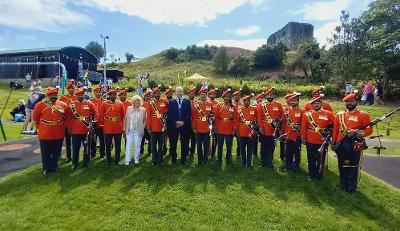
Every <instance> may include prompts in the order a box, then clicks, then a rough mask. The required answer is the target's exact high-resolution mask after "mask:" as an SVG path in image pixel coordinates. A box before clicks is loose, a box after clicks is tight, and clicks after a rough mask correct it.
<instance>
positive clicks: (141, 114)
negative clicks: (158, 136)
mask: <svg viewBox="0 0 400 231" xmlns="http://www.w3.org/2000/svg"><path fill="white" fill-rule="evenodd" d="M141 105H142V99H141V98H140V96H138V95H135V96H134V97H133V98H132V106H129V107H128V109H127V110H126V115H125V120H124V131H125V134H126V147H125V165H129V163H130V162H131V160H132V156H131V152H132V150H131V149H132V143H133V146H134V160H135V164H139V158H140V156H139V155H140V144H141V142H142V137H143V134H144V127H145V125H146V109H145V108H144V107H142V106H141Z"/></svg>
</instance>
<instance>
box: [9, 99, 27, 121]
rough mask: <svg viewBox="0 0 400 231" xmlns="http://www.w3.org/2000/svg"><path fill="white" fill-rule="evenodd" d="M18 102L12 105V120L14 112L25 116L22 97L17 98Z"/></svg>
mask: <svg viewBox="0 0 400 231" xmlns="http://www.w3.org/2000/svg"><path fill="white" fill-rule="evenodd" d="M18 101H19V104H18V105H17V106H16V107H14V108H13V109H12V110H11V112H10V114H11V116H12V117H13V120H15V114H22V115H24V116H25V101H24V100H23V99H20V100H18Z"/></svg>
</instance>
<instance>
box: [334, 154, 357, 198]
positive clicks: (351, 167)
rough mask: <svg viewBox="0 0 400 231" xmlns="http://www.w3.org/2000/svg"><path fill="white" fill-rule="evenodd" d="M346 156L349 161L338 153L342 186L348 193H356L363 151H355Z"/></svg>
mask: <svg viewBox="0 0 400 231" xmlns="http://www.w3.org/2000/svg"><path fill="white" fill-rule="evenodd" d="M346 156H347V157H346V158H348V159H347V161H346V159H345V158H344V157H343V155H341V154H340V153H337V157H338V167H339V175H340V178H339V179H340V186H341V187H342V188H343V189H345V190H346V191H348V192H354V191H355V190H356V189H357V184H358V175H359V174H360V173H359V165H360V159H361V151H359V150H353V151H352V153H351V154H349V155H346Z"/></svg>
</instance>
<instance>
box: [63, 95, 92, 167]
mask: <svg viewBox="0 0 400 231" xmlns="http://www.w3.org/2000/svg"><path fill="white" fill-rule="evenodd" d="M74 94H75V97H76V100H73V101H71V103H70V104H69V107H67V111H66V115H67V121H68V124H69V125H70V128H69V130H68V132H69V133H70V134H71V137H72V166H71V169H72V170H74V169H76V168H77V167H78V164H79V150H80V148H81V145H82V144H83V147H84V149H83V166H84V167H88V166H89V163H90V154H91V153H88V151H89V148H88V147H87V144H85V140H86V138H87V134H88V131H89V123H90V120H94V118H98V116H97V110H96V108H95V106H94V105H93V103H92V102H90V101H89V100H84V99H83V97H84V94H85V90H84V89H83V88H77V89H76V90H75V93H74ZM90 145H91V144H90Z"/></svg>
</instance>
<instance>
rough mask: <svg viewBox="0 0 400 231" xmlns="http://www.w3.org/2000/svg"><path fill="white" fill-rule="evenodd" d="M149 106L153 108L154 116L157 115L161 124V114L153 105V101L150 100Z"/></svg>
mask: <svg viewBox="0 0 400 231" xmlns="http://www.w3.org/2000/svg"><path fill="white" fill-rule="evenodd" d="M150 106H151V107H152V108H153V110H154V112H155V113H156V116H155V117H157V118H158V119H159V120H160V122H161V123H162V124H164V121H163V119H162V115H161V113H160V111H159V110H158V108H157V106H156V105H155V103H154V101H150ZM152 116H153V117H154V115H152Z"/></svg>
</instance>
